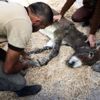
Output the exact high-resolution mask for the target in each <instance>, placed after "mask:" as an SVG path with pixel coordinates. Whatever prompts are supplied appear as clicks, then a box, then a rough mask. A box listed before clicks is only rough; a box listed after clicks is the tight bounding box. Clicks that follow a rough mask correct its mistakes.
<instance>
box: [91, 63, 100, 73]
mask: <svg viewBox="0 0 100 100" xmlns="http://www.w3.org/2000/svg"><path fill="white" fill-rule="evenodd" d="M91 68H92V69H93V70H94V71H96V72H100V62H97V63H95V64H94V65H93V66H92V67H91Z"/></svg>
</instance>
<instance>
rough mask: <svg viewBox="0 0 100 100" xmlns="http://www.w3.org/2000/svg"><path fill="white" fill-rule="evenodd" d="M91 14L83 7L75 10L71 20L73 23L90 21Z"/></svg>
mask: <svg viewBox="0 0 100 100" xmlns="http://www.w3.org/2000/svg"><path fill="white" fill-rule="evenodd" d="M91 15H92V12H90V11H89V9H88V8H85V7H84V6H83V7H81V8H79V9H78V10H76V12H75V13H74V14H73V15H72V20H73V21H74V22H84V21H87V20H89V19H90V17H91Z"/></svg>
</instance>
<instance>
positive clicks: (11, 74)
mask: <svg viewBox="0 0 100 100" xmlns="http://www.w3.org/2000/svg"><path fill="white" fill-rule="evenodd" d="M52 22H53V13H52V10H51V8H50V7H49V6H48V5H47V4H45V3H42V2H37V3H33V4H31V5H29V6H28V7H27V8H25V7H23V6H21V5H19V4H15V3H9V2H4V1H0V40H1V41H0V43H3V42H5V41H7V42H8V49H7V52H6V51H4V50H3V49H0V91H14V92H16V94H17V95H18V96H27V95H34V94H36V93H38V92H39V91H40V90H41V86H40V85H32V86H26V81H25V79H24V77H23V76H22V75H21V74H20V73H19V72H20V71H21V70H23V69H25V68H27V66H28V64H27V63H25V62H20V60H19V58H20V55H21V54H22V52H23V50H24V48H25V47H26V45H27V43H28V41H29V39H30V36H31V33H32V31H33V32H34V31H38V30H39V29H40V28H45V27H46V26H48V25H50V24H51V23H52Z"/></svg>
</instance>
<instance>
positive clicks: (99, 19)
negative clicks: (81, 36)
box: [90, 0, 100, 34]
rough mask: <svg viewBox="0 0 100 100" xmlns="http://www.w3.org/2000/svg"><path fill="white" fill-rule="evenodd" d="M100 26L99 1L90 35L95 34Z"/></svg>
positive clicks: (98, 1) (99, 0) (99, 1)
mask: <svg viewBox="0 0 100 100" xmlns="http://www.w3.org/2000/svg"><path fill="white" fill-rule="evenodd" d="M99 25H100V0H97V3H96V8H95V11H94V14H93V17H92V19H91V28H90V34H95V33H96V31H97V29H98V27H99Z"/></svg>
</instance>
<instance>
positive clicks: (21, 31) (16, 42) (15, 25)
mask: <svg viewBox="0 0 100 100" xmlns="http://www.w3.org/2000/svg"><path fill="white" fill-rule="evenodd" d="M6 30H7V40H8V46H9V47H11V49H14V50H15V49H16V48H17V49H16V50H18V48H19V49H24V48H25V47H26V45H27V43H28V41H29V39H30V36H31V33H32V25H31V23H29V22H28V21H26V20H14V21H11V22H9V23H8V24H7V25H6Z"/></svg>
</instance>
